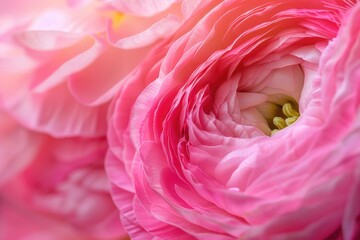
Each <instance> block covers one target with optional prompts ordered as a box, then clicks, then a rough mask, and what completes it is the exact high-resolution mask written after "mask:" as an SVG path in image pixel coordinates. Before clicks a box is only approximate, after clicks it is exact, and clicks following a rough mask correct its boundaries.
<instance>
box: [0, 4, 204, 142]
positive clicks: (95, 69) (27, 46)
mask: <svg viewBox="0 0 360 240" xmlns="http://www.w3.org/2000/svg"><path fill="white" fill-rule="evenodd" d="M123 2H125V1H120V0H118V1H111V3H110V2H109V3H108V1H103V2H101V1H86V0H85V1H84V0H69V1H65V0H57V1H51V2H49V1H35V0H30V1H27V0H14V1H11V3H10V4H8V1H6V0H0V8H1V10H0V14H1V18H0V70H1V76H2V79H1V81H0V106H1V108H2V109H3V110H4V111H6V112H8V113H9V114H10V115H11V116H13V117H14V118H15V119H16V120H17V121H19V122H20V123H21V124H22V125H24V126H26V127H27V128H29V129H32V130H35V131H39V132H43V133H47V134H50V135H52V136H55V137H73V136H87V137H99V136H103V135H104V134H105V132H106V111H107V107H108V102H109V100H111V98H112V97H113V95H114V93H115V92H116V90H117V88H118V87H119V85H121V84H122V81H123V80H124V79H126V77H127V76H128V75H129V74H130V73H131V72H133V71H134V69H135V67H136V66H137V65H138V64H139V63H140V62H141V61H142V60H143V58H144V57H145V56H146V55H147V54H148V52H149V51H150V49H151V48H152V46H153V45H154V44H156V41H157V40H159V39H161V38H163V37H165V36H168V35H169V34H171V31H174V30H176V29H177V27H178V26H179V25H180V23H181V22H182V21H185V20H186V18H187V16H188V15H189V12H190V10H189V9H190V8H191V10H193V9H195V7H196V4H195V3H196V2H197V1H195V2H194V3H193V4H185V3H184V4H181V5H176V6H173V4H172V3H169V4H165V3H164V4H160V5H157V7H158V8H159V9H149V11H150V10H151V11H150V12H148V14H151V13H153V14H154V15H156V14H157V13H158V12H159V11H161V14H160V15H159V16H158V15H156V17H153V18H151V17H149V18H141V17H138V16H142V14H144V12H143V9H142V8H141V4H140V3H137V4H136V3H133V4H132V11H131V15H127V12H125V11H126V10H127V9H126V8H125V9H124V7H121V6H125V5H126V4H125V3H123ZM184 2H188V1H184ZM113 5H114V6H113ZM138 5H139V6H138ZM115 7H117V8H115ZM170 7H172V8H170ZM119 10H123V12H119ZM173 12H174V13H173ZM175 13H176V14H177V15H176V17H175V15H174V14H175ZM175 18H176V21H175ZM170 20H173V21H172V23H173V24H170V23H169V21H170ZM175 22H176V24H175ZM144 24H145V25H146V26H143V25H144ZM164 26H166V28H164ZM169 28H170V29H171V31H170V30H169ZM130 42H131V46H130V45H129V43H130Z"/></svg>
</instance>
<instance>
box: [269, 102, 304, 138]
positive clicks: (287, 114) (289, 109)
mask: <svg viewBox="0 0 360 240" xmlns="http://www.w3.org/2000/svg"><path fill="white" fill-rule="evenodd" d="M294 105H295V104H292V103H291V102H287V103H285V104H284V105H282V106H281V114H279V115H278V116H275V117H273V119H272V123H273V126H274V127H272V129H271V130H272V131H271V136H272V135H274V134H275V133H277V132H279V131H280V130H281V129H284V128H286V127H287V126H290V125H291V124H293V123H294V122H296V120H297V119H298V118H299V117H300V113H299V111H298V110H296V107H295V106H294Z"/></svg>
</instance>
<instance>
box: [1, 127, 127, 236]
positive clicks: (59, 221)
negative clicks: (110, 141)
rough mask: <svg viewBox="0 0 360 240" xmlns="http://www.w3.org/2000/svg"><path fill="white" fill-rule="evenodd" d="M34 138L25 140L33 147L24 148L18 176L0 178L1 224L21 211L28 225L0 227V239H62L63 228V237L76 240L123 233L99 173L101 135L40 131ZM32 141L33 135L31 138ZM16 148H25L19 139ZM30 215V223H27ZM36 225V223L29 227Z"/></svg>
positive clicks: (103, 143) (102, 146) (103, 150)
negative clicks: (54, 134)
mask: <svg viewBox="0 0 360 240" xmlns="http://www.w3.org/2000/svg"><path fill="white" fill-rule="evenodd" d="M14 137H15V136H14ZM17 137H18V138H17V139H18V140H19V141H21V140H24V141H25V140H26V139H24V136H22V137H21V136H17ZM37 137H38V139H39V141H38V142H39V144H37V145H35V144H33V143H31V142H30V141H28V142H27V144H28V145H30V146H38V147H37V149H36V151H33V152H31V153H30V152H29V151H27V152H26V153H27V154H28V155H29V156H30V157H31V161H29V163H28V164H27V165H26V166H25V167H22V169H21V171H18V174H13V175H12V177H10V178H9V177H8V178H7V179H6V180H7V181H2V182H0V183H2V185H1V190H0V203H1V204H0V205H1V207H3V208H6V209H8V210H7V211H5V213H4V214H5V215H4V216H3V215H2V216H1V217H0V223H1V224H0V225H4V224H6V222H9V221H10V222H9V224H10V225H14V226H15V225H16V224H15V222H16V221H15V222H14V221H13V220H11V219H12V217H11V219H7V216H8V215H10V216H17V215H20V216H21V215H23V216H22V217H21V219H24V220H22V221H24V222H29V221H30V223H27V224H25V226H17V227H16V228H13V227H12V228H9V227H4V228H6V229H7V230H6V231H5V232H3V231H2V232H0V237H1V238H2V239H22V238H21V237H15V236H22V237H33V238H34V239H35V236H37V235H42V234H45V233H46V234H47V236H48V235H50V236H52V237H50V238H51V239H66V238H65V237H64V236H63V235H65V233H67V232H68V233H67V234H68V235H69V234H73V235H79V236H81V238H80V237H77V238H76V239H92V238H94V239H116V238H119V237H124V236H126V233H125V232H124V230H123V228H122V226H121V223H120V220H119V216H118V214H117V211H116V208H115V206H114V203H113V201H112V199H111V196H110V194H109V186H110V185H109V183H108V179H107V177H106V174H105V171H104V166H103V160H104V157H105V153H106V150H107V143H106V139H105V138H104V137H103V138H96V139H79V138H69V139H61V140H59V139H53V138H50V137H46V136H44V135H39V134H38V135H37ZM28 140H29V139H28ZM31 140H32V141H34V140H36V138H35V137H33V136H32V138H31ZM14 145H15V144H14ZM20 146H22V147H24V146H23V144H22V143H21V142H20ZM18 150H21V149H20V148H19V149H18ZM1 152H2V153H3V151H1ZM4 152H5V153H6V151H4ZM5 156H6V155H5ZM21 157H22V156H21V155H17V156H16V158H15V159H13V160H14V162H15V163H18V162H19V160H18V159H21ZM22 158H24V157H22ZM18 165H19V164H18ZM0 180H2V179H0ZM15 219H16V217H15ZM31 219H34V221H35V223H33V224H32V223H31ZM41 222H48V223H47V224H43V223H41ZM37 224H38V225H40V226H38V227H34V226H36V225H37ZM10 225H9V226H10ZM48 225H49V226H51V228H54V229H56V228H64V229H65V230H66V231H64V233H62V231H60V233H59V234H58V233H57V231H54V232H51V231H46V228H47V226H48ZM6 226H7V224H6ZM28 228H30V229H33V230H28ZM25 239H26V238H25Z"/></svg>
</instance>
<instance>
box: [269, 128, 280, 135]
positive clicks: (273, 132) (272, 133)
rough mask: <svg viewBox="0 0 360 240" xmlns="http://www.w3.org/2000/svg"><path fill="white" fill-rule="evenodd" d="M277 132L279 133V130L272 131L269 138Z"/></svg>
mask: <svg viewBox="0 0 360 240" xmlns="http://www.w3.org/2000/svg"><path fill="white" fill-rule="evenodd" d="M278 132H279V129H274V130H272V131H271V136H272V135H274V134H276V133H278Z"/></svg>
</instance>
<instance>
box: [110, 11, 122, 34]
mask: <svg viewBox="0 0 360 240" xmlns="http://www.w3.org/2000/svg"><path fill="white" fill-rule="evenodd" d="M124 18H125V15H124V14H123V13H120V12H113V13H112V15H111V21H112V25H111V26H112V29H113V30H118V29H119V28H120V26H121V23H122V22H123V21H124Z"/></svg>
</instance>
